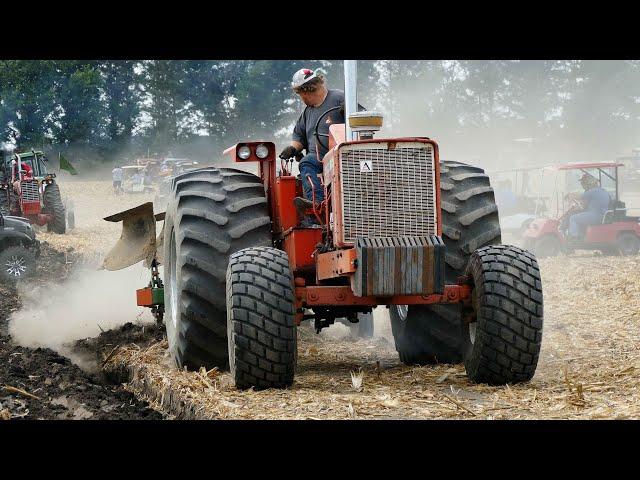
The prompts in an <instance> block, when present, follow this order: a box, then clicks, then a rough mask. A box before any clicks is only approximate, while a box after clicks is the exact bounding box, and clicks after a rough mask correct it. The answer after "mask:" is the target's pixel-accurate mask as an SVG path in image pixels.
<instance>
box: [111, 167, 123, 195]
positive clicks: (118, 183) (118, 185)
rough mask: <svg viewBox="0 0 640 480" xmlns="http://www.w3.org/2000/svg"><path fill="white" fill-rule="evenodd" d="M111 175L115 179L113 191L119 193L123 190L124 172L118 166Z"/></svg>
mask: <svg viewBox="0 0 640 480" xmlns="http://www.w3.org/2000/svg"><path fill="white" fill-rule="evenodd" d="M111 175H112V177H113V191H114V193H118V192H119V191H120V190H122V177H123V175H124V172H123V170H122V168H121V167H120V166H119V165H118V166H116V168H114V169H113V170H111Z"/></svg>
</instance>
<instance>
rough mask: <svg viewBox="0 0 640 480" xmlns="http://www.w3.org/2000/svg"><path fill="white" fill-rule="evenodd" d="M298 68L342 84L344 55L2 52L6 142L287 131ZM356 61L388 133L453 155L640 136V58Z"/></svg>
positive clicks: (583, 146)
mask: <svg viewBox="0 0 640 480" xmlns="http://www.w3.org/2000/svg"><path fill="white" fill-rule="evenodd" d="M302 67H310V68H323V69H324V71H325V72H326V75H327V79H328V81H329V85H330V86H331V87H336V88H342V85H343V80H342V62H341V61H321V60H288V61H283V60H260V61H256V60H215V61H208V60H89V61H85V60H82V61H81V60H0V141H2V142H8V143H11V144H14V145H17V146H19V147H25V148H31V147H43V146H44V147H45V149H46V148H54V149H65V148H71V147H73V148H83V149H85V150H86V151H90V152H92V154H93V155H94V156H95V158H98V159H100V158H102V159H107V158H110V157H112V156H113V155H117V154H119V153H120V152H123V151H129V152H136V153H143V152H146V151H149V150H150V151H158V152H164V151H166V150H167V149H171V148H176V146H180V145H186V144H189V143H190V142H193V141H196V140H198V139H202V138H208V139H211V140H212V141H213V142H214V143H215V144H220V145H228V144H231V143H234V142H236V141H238V140H239V139H242V138H265V139H270V138H275V139H276V140H278V141H280V142H285V141H286V139H287V138H288V134H289V130H290V128H291V125H292V123H293V122H294V121H295V119H296V118H297V116H298V115H299V113H300V111H301V110H302V107H303V106H302V105H301V103H300V102H299V101H297V100H296V99H295V96H294V95H293V94H292V91H291V88H290V81H291V76H292V74H293V72H295V71H296V70H297V69H299V68H302ZM358 70H359V89H360V90H359V95H360V98H359V101H360V103H361V104H363V105H365V106H367V107H368V108H370V109H376V110H379V111H381V112H382V113H383V114H384V115H385V128H386V129H387V131H389V132H392V133H394V134H411V135H413V134H422V135H428V136H431V137H433V138H436V139H437V140H439V141H440V142H441V144H442V145H443V149H444V148H445V147H444V145H446V146H447V147H446V148H447V149H448V150H447V151H448V152H450V153H452V154H456V155H464V156H467V157H469V156H471V157H474V156H478V157H480V158H482V159H488V158H489V157H490V156H492V155H493V156H496V155H497V156H500V155H506V156H507V157H508V156H509V155H511V153H510V152H511V151H515V150H516V149H517V148H520V146H521V145H519V144H518V143H514V142H515V141H516V140H523V141H525V142H526V140H527V139H528V140H529V143H528V145H529V146H531V145H534V146H535V145H542V147H541V148H540V149H536V148H532V149H531V151H532V152H543V151H544V152H545V155H549V152H556V153H557V152H564V153H562V155H565V156H571V157H574V158H566V160H567V161H576V160H580V159H583V158H584V159H588V160H592V159H594V158H595V157H603V156H607V155H609V157H608V158H611V155H614V153H618V152H623V151H624V150H626V149H628V148H631V147H635V146H639V145H636V142H637V133H638V131H639V127H640V62H638V61H580V60H576V61H569V60H566V61H565V60H540V61H507V60H491V61H480V60H473V61H463V60H455V61H446V60H438V61H434V60H430V61H422V60H421V61H406V60H403V61H394V60H380V61H359V62H358ZM532 142H533V143H532ZM545 146H546V148H545ZM558 155H560V154H559V153H558ZM560 156H561V155H560ZM575 157H580V158H575Z"/></svg>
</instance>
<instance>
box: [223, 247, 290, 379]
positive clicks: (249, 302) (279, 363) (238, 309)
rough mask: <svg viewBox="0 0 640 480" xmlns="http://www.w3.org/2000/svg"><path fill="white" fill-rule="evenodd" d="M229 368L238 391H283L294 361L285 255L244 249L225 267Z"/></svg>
mask: <svg viewBox="0 0 640 480" xmlns="http://www.w3.org/2000/svg"><path fill="white" fill-rule="evenodd" d="M227 338H228V341H229V367H230V370H231V376H232V378H233V379H234V381H235V385H236V387H237V388H239V389H246V388H252V387H253V388H255V389H258V390H260V389H264V388H286V387H288V386H290V385H291V384H292V383H293V377H294V374H295V368H296V360H297V332H296V324H295V295H294V287H293V273H292V272H291V267H290V266H289V258H288V257H287V254H286V253H285V252H283V251H281V250H278V249H276V248H273V247H256V248H246V249H244V250H241V251H239V252H236V253H234V254H233V255H231V259H230V261H229V266H228V267H227Z"/></svg>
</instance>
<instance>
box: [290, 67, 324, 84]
mask: <svg viewBox="0 0 640 480" xmlns="http://www.w3.org/2000/svg"><path fill="white" fill-rule="evenodd" d="M317 77H318V72H316V71H315V70H311V69H310V68H301V69H300V70H298V71H297V72H296V73H294V74H293V80H292V81H291V88H294V89H295V88H298V87H301V86H302V85H304V84H305V83H307V82H308V81H310V80H313V79H314V78H317Z"/></svg>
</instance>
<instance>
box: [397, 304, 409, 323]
mask: <svg viewBox="0 0 640 480" xmlns="http://www.w3.org/2000/svg"><path fill="white" fill-rule="evenodd" d="M395 308H396V312H398V317H400V320H401V321H403V322H406V321H407V315H408V314H409V305H396V306H395Z"/></svg>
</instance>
